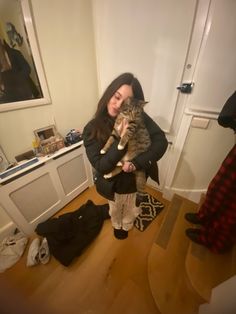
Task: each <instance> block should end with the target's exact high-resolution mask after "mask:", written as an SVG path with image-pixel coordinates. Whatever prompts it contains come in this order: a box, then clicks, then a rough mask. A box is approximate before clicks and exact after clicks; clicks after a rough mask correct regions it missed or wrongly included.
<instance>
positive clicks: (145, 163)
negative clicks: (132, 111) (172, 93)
mask: <svg viewBox="0 0 236 314" xmlns="http://www.w3.org/2000/svg"><path fill="white" fill-rule="evenodd" d="M144 122H145V125H146V128H147V129H148V132H149V134H150V138H151V146H150V147H149V149H148V150H147V151H146V152H144V153H141V154H140V155H138V156H137V157H136V158H134V159H133V160H132V162H133V164H134V165H135V167H136V169H137V170H140V169H143V170H145V171H146V174H147V177H148V176H150V177H151V178H152V179H153V180H155V181H156V182H157V183H159V179H158V167H157V161H158V160H159V159H160V158H161V157H162V156H163V155H164V153H165V151H166V149H167V146H168V142H167V139H166V136H165V133H164V132H163V131H162V130H161V128H160V127H159V126H158V125H157V124H156V123H155V122H154V121H153V120H152V119H151V118H150V117H149V116H148V115H147V114H146V113H144ZM113 123H114V122H113ZM93 127H94V120H91V121H90V122H89V123H88V124H87V125H86V126H85V128H84V131H83V140H84V146H85V149H86V154H87V157H88V159H89V161H90V163H91V165H92V167H93V168H94V170H95V175H94V182H95V184H96V188H97V191H98V193H100V194H101V195H102V196H104V197H105V198H107V199H110V200H113V199H114V193H115V192H116V193H119V194H129V193H133V192H136V184H135V175H134V173H126V172H123V171H122V172H121V173H120V174H118V175H116V176H115V177H113V178H110V179H104V177H103V175H104V174H107V173H110V172H111V171H112V170H113V169H114V168H115V166H116V164H117V162H118V161H120V160H121V159H122V157H123V156H124V154H125V152H126V150H125V149H124V150H118V149H117V146H118V142H119V139H116V140H115V141H114V143H113V144H112V146H111V147H110V149H109V150H108V152H107V153H106V154H104V155H102V154H100V150H101V149H102V147H103V146H104V144H105V143H101V142H99V141H98V140H97V139H96V138H93V139H91V132H92V130H93Z"/></svg>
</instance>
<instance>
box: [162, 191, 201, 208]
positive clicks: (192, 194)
mask: <svg viewBox="0 0 236 314" xmlns="http://www.w3.org/2000/svg"><path fill="white" fill-rule="evenodd" d="M206 191H207V190H206V189H201V190H186V189H177V188H170V187H165V188H164V190H163V192H162V195H163V197H164V198H165V199H167V200H169V201H171V200H172V197H173V196H174V194H177V195H180V196H182V197H185V198H187V199H188V200H190V201H192V202H194V203H197V204H198V203H199V202H200V199H201V195H202V194H203V193H206Z"/></svg>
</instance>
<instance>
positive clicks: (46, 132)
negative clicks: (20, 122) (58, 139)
mask: <svg viewBox="0 0 236 314" xmlns="http://www.w3.org/2000/svg"><path fill="white" fill-rule="evenodd" d="M57 134H58V132H57V130H56V127H55V125H49V126H47V127H44V128H41V129H37V130H34V135H35V137H36V138H37V139H38V140H40V141H45V140H48V139H49V138H50V137H54V136H57Z"/></svg>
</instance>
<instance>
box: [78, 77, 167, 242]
mask: <svg viewBox="0 0 236 314" xmlns="http://www.w3.org/2000/svg"><path fill="white" fill-rule="evenodd" d="M128 97H134V98H137V99H140V100H144V94H143V90H142V87H141V85H140V83H139V81H138V80H137V78H135V77H134V75H133V74H131V73H123V74H121V75H120V76H118V77H117V78H116V79H114V80H113V81H112V82H111V84H110V85H109V86H108V87H107V89H106V90H105V92H104V94H103V95H102V97H101V99H100V101H99V102H98V106H97V111H96V113H95V117H94V119H92V120H91V121H90V122H89V123H88V124H87V125H86V126H85V128H84V132H83V140H84V145H85V149H86V153H87V156H88V159H89V161H90V163H91V165H92V166H93V168H94V169H95V184H96V188H97V191H98V193H100V194H101V195H102V196H104V197H105V198H107V199H108V202H109V214H110V216H111V222H112V226H113V228H114V235H115V237H116V238H118V239H125V238H127V236H128V231H129V230H130V229H131V228H132V227H133V223H134V220H135V218H136V217H137V216H138V215H139V213H140V209H139V208H137V207H136V205H135V200H136V184H135V175H134V173H133V172H134V171H135V170H136V169H137V170H139V169H143V170H145V171H146V173H147V176H150V177H151V178H152V179H153V180H155V181H156V182H158V171H157V170H158V169H157V163H156V161H157V160H159V159H160V158H161V157H162V156H163V154H164V153H165V151H166V149H167V145H168V143H167V140H166V137H165V134H164V132H163V131H162V130H161V129H160V127H159V126H158V125H157V124H156V123H155V122H154V121H153V120H152V119H151V118H150V117H149V116H148V115H147V114H146V113H144V116H143V118H144V121H145V125H146V127H147V129H148V131H149V134H150V137H151V146H150V148H149V150H148V151H146V152H144V153H142V154H140V155H139V156H137V157H136V158H134V159H133V160H130V161H126V162H124V164H123V168H122V170H123V171H122V172H121V173H120V174H118V175H117V176H115V177H113V178H110V179H104V177H103V176H104V174H107V173H110V172H111V170H112V169H114V168H115V166H116V164H117V162H118V161H120V160H121V158H122V157H123V155H124V154H125V152H126V150H125V149H124V150H118V149H117V146H118V142H119V139H116V140H115V141H114V143H113V145H112V146H111V147H110V149H109V150H108V152H107V153H106V154H105V155H102V154H100V150H101V148H102V147H103V145H104V144H105V143H106V140H107V139H108V137H109V136H110V134H111V132H112V128H113V125H114V122H115V118H116V116H117V115H118V113H119V108H120V106H121V104H122V102H123V101H124V100H125V99H126V98H128ZM126 128H127V125H126V124H124V125H123V127H122V128H121V130H120V135H121V136H122V134H123V133H124V132H125V130H126Z"/></svg>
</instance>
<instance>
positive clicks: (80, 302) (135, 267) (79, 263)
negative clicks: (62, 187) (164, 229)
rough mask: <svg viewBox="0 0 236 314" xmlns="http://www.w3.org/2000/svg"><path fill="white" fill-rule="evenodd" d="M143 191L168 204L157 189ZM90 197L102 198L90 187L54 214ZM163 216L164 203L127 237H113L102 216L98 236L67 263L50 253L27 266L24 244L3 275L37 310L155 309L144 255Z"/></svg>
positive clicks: (102, 312) (129, 312) (99, 312)
mask: <svg viewBox="0 0 236 314" xmlns="http://www.w3.org/2000/svg"><path fill="white" fill-rule="evenodd" d="M147 191H148V192H150V193H151V194H152V195H153V196H154V197H157V198H158V199H159V200H160V201H163V202H164V203H165V202H166V204H168V202H167V201H165V200H163V199H161V194H160V193H159V192H157V191H155V190H153V189H147ZM88 199H91V200H93V202H94V203H95V204H104V203H106V200H105V199H103V198H102V197H101V196H99V195H98V194H97V192H96V190H95V189H94V188H89V189H87V190H86V191H85V192H83V193H82V194H81V195H80V196H79V197H77V198H76V199H74V200H73V201H72V202H71V203H70V204H68V205H67V206H66V207H65V208H64V209H63V210H61V211H60V212H59V213H58V214H57V215H59V214H62V213H65V212H68V211H73V210H75V209H77V208H79V207H80V206H81V205H82V204H84V203H85V202H86V201H87V200H88ZM164 216H165V209H164V210H163V211H162V212H161V213H160V214H159V215H158V217H156V219H155V220H154V221H153V222H152V223H151V224H150V225H149V226H148V228H147V229H146V230H145V231H144V232H140V231H139V230H137V229H136V228H133V229H132V230H131V231H130V232H129V236H128V239H126V240H117V239H116V238H115V237H114V235H113V230H112V227H111V222H110V220H106V221H105V222H104V225H103V228H102V230H101V232H100V233H99V235H98V236H97V237H96V239H95V240H94V241H93V242H92V244H91V245H90V246H89V247H88V248H87V249H86V250H85V251H84V252H83V254H82V255H81V256H79V257H78V258H75V259H74V261H73V262H72V264H71V265H70V266H69V267H64V266H63V265H61V264H60V263H59V262H58V261H57V260H56V259H55V258H54V257H51V260H50V262H49V263H48V264H46V265H42V264H40V265H36V266H34V267H30V268H27V267H26V259H27V249H26V251H25V253H24V255H23V257H22V258H21V259H20V261H19V262H18V263H17V264H16V265H15V266H14V267H12V268H11V269H9V270H7V271H5V272H4V273H3V274H2V275H1V276H2V278H3V279H5V280H7V281H8V282H9V283H11V284H12V285H13V286H14V287H16V289H17V291H18V293H19V294H20V295H22V298H23V299H24V300H26V299H27V300H28V302H29V304H31V305H32V304H33V305H34V307H35V308H36V309H37V310H38V311H40V308H41V305H43V306H44V307H45V306H46V308H47V309H48V311H49V312H50V313H51V314H54V313H57V314H58V313H68V314H74V313H76V314H77V313H80V314H88V313H91V314H92V313H96V314H106V313H107V314H108V313H109V314H110V313H112V314H116V313H120V311H121V309H122V312H123V313H124V314H134V313H135V314H139V313H140V314H141V313H148V314H158V313H159V311H158V309H157V307H156V304H155V301H154V299H153V296H152V293H151V290H150V286H149V281H148V275H147V260H148V254H149V251H150V249H151V246H152V244H153V242H154V239H155V237H156V235H157V232H158V230H159V228H160V225H161V223H162V220H163V218H164ZM31 240H32V239H31ZM12 299H13V300H14V298H12ZM37 313H41V312H37Z"/></svg>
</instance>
